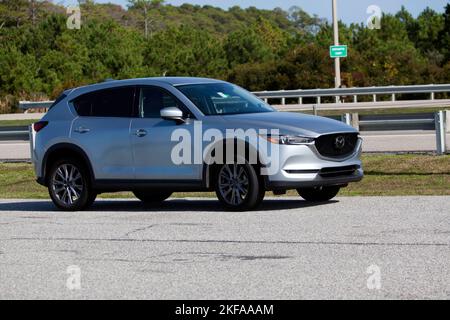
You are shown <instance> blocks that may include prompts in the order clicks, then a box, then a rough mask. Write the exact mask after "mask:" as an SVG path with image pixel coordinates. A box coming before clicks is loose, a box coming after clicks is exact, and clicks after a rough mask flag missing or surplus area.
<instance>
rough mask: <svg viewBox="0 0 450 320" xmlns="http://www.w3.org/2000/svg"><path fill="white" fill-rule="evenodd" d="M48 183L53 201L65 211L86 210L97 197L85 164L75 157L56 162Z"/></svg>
mask: <svg viewBox="0 0 450 320" xmlns="http://www.w3.org/2000/svg"><path fill="white" fill-rule="evenodd" d="M47 185H48V191H49V194H50V197H51V199H52V201H53V203H54V204H55V205H56V206H57V207H58V208H59V209H61V210H64V211H80V210H84V209H86V208H88V207H90V206H91V205H92V204H93V203H94V201H95V199H96V197H97V194H96V193H95V192H94V191H93V190H92V188H91V185H90V179H89V174H88V171H87V170H86V168H85V166H83V164H82V163H80V162H79V161H77V160H73V159H61V160H59V161H57V162H56V163H54V164H53V166H52V167H51V169H50V172H49V181H48V184H47Z"/></svg>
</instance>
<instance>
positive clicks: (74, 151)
mask: <svg viewBox="0 0 450 320" xmlns="http://www.w3.org/2000/svg"><path fill="white" fill-rule="evenodd" d="M61 157H73V158H74V159H77V160H80V161H81V162H82V163H83V164H84V165H85V166H86V169H87V170H88V172H89V177H90V182H91V185H94V182H95V175H94V170H93V168H92V164H91V161H90V159H89V157H88V155H87V154H86V152H85V151H84V150H83V149H82V148H80V147H79V146H77V145H75V144H72V143H58V144H55V145H53V146H51V147H50V148H49V149H48V150H47V151H46V152H45V155H44V157H43V161H42V173H43V177H42V184H44V185H47V180H48V171H49V170H50V168H51V165H52V163H54V161H56V160H57V159H60V158H61Z"/></svg>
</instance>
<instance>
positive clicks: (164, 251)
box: [0, 197, 450, 299]
mask: <svg viewBox="0 0 450 320" xmlns="http://www.w3.org/2000/svg"><path fill="white" fill-rule="evenodd" d="M449 212H450V197H351V198H346V197H342V198H337V201H331V202H328V203H323V204H317V205H310V204H307V203H306V202H304V201H301V200H299V199H297V198H278V199H273V198H272V199H269V200H267V201H265V203H264V204H263V206H262V207H261V208H260V209H259V211H254V212H244V213H237V212H223V211H221V210H220V208H219V207H218V203H217V201H214V200H195V199H185V200H170V201H168V202H166V203H165V204H163V205H161V206H159V207H153V208H150V207H148V208H146V207H144V206H143V205H141V204H140V203H139V202H137V201H130V200H122V201H120V200H118V201H100V202H98V203H96V204H95V205H94V207H93V208H92V209H91V210H90V211H89V212H80V213H63V212H56V211H54V207H53V206H52V204H51V203H50V202H49V201H37V200H30V201H25V200H1V201H0V299H60V298H63V299H120V298H125V299H131V298H136V299H450V264H449V261H450V237H449V235H450V221H449ZM68 267H72V269H68ZM74 268H75V269H74ZM68 270H69V271H70V270H76V271H77V272H78V271H79V273H77V275H76V276H75V278H73V277H71V276H70V275H69V274H68V273H67V271H68ZM78 275H79V277H78ZM68 279H69V280H74V279H75V280H74V281H69V286H67V282H68ZM76 279H79V280H80V282H79V284H80V285H79V286H78V285H77V284H78V282H77V280H76Z"/></svg>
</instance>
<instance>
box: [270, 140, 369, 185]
mask: <svg viewBox="0 0 450 320" xmlns="http://www.w3.org/2000/svg"><path fill="white" fill-rule="evenodd" d="M361 148H362V140H361V139H359V141H358V145H357V147H356V148H355V151H354V153H352V154H351V155H349V156H347V157H345V158H335V159H332V158H327V157H322V156H321V155H320V154H319V153H318V152H317V149H316V148H315V146H314V145H298V146H292V145H282V146H280V149H279V161H278V166H279V170H276V171H275V173H274V174H272V175H267V176H266V189H267V190H288V189H297V188H302V187H303V188H304V187H318V186H335V185H339V186H345V185H347V184H348V183H350V182H358V181H361V180H362V179H363V177H364V171H363V169H362V163H361V160H360V155H361Z"/></svg>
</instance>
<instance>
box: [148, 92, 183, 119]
mask: <svg viewBox="0 0 450 320" xmlns="http://www.w3.org/2000/svg"><path fill="white" fill-rule="evenodd" d="M140 96H141V97H140V106H139V112H140V116H141V118H161V110H162V109H164V108H170V107H176V108H178V109H180V110H182V111H184V108H183V107H182V105H181V103H180V102H179V101H178V99H177V98H175V97H174V96H173V95H172V94H171V93H169V92H168V91H166V90H164V89H163V88H159V87H150V86H149V87H142V88H141V94H140Z"/></svg>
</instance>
